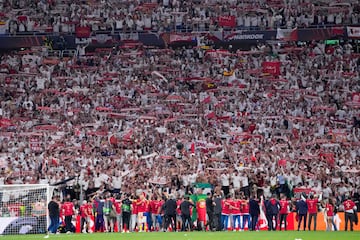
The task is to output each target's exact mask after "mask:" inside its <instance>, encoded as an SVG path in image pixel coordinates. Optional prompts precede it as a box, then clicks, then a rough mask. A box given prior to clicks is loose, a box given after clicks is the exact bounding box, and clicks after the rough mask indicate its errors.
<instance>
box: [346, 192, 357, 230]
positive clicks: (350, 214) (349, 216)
mask: <svg viewBox="0 0 360 240" xmlns="http://www.w3.org/2000/svg"><path fill="white" fill-rule="evenodd" d="M343 205H344V210H345V231H347V229H348V222H349V221H350V231H354V210H356V206H355V203H354V202H353V201H352V200H351V199H350V197H347V198H346V200H345V201H344V202H343Z"/></svg>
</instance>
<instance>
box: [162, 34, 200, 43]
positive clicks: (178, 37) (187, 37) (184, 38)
mask: <svg viewBox="0 0 360 240" xmlns="http://www.w3.org/2000/svg"><path fill="white" fill-rule="evenodd" d="M195 40H196V38H195V37H194V36H193V35H191V34H177V33H171V34H170V37H169V43H177V42H192V41H195Z"/></svg>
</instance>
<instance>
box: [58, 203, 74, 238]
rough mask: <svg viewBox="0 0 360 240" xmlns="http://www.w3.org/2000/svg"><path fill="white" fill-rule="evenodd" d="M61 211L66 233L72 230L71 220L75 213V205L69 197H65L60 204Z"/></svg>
mask: <svg viewBox="0 0 360 240" xmlns="http://www.w3.org/2000/svg"><path fill="white" fill-rule="evenodd" d="M61 212H62V214H63V216H64V217H65V231H66V232H67V233H71V232H74V230H73V224H72V222H71V220H72V217H73V215H74V214H75V207H74V204H73V202H71V201H70V198H67V199H66V201H65V202H64V203H63V204H62V206H61Z"/></svg>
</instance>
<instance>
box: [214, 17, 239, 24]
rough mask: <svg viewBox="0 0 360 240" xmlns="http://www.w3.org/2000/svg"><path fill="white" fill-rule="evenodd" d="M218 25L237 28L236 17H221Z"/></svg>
mask: <svg viewBox="0 0 360 240" xmlns="http://www.w3.org/2000/svg"><path fill="white" fill-rule="evenodd" d="M218 23H219V26H221V27H236V18H235V16H219V17H218Z"/></svg>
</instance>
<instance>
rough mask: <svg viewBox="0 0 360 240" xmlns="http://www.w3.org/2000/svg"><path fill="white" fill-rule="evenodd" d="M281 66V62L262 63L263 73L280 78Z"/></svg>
mask: <svg viewBox="0 0 360 240" xmlns="http://www.w3.org/2000/svg"><path fill="white" fill-rule="evenodd" d="M280 66H281V62H263V63H262V69H263V73H268V74H271V75H273V76H279V75H280Z"/></svg>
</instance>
